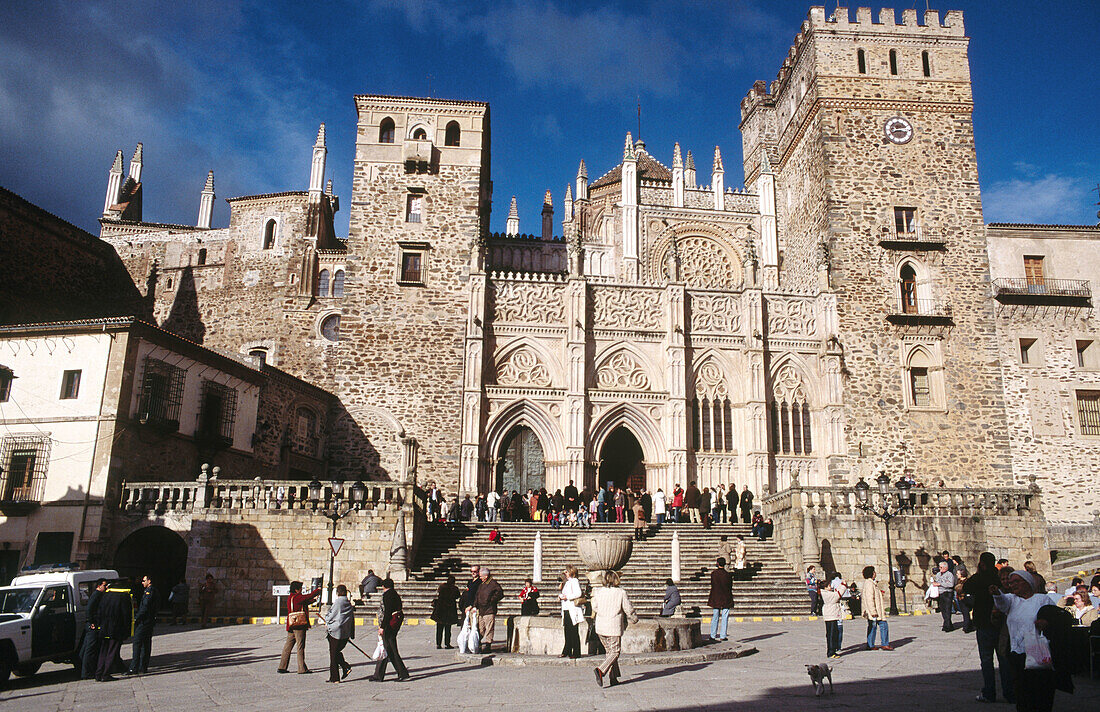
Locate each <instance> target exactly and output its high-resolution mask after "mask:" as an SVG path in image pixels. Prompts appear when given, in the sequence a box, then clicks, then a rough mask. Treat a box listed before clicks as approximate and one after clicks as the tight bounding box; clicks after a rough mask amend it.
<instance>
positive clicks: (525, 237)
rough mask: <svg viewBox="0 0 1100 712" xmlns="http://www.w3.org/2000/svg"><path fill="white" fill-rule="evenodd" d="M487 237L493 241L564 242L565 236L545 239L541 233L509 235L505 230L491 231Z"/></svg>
mask: <svg viewBox="0 0 1100 712" xmlns="http://www.w3.org/2000/svg"><path fill="white" fill-rule="evenodd" d="M488 239H489V240H490V241H495V242H561V243H564V242H565V238H564V237H562V236H561V235H555V236H554V237H552V238H550V239H549V240H546V239H543V237H542V235H529V234H527V233H522V234H517V235H509V234H508V233H506V232H491V233H489V237H488Z"/></svg>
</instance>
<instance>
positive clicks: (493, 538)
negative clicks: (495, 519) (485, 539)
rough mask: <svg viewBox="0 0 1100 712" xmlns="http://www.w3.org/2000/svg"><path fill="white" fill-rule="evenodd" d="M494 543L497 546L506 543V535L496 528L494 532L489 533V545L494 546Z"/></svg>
mask: <svg viewBox="0 0 1100 712" xmlns="http://www.w3.org/2000/svg"><path fill="white" fill-rule="evenodd" d="M493 542H496V543H497V544H503V543H504V535H503V534H501V533H500V529H498V528H496V527H493V529H492V531H490V532H489V543H490V544H492V543H493Z"/></svg>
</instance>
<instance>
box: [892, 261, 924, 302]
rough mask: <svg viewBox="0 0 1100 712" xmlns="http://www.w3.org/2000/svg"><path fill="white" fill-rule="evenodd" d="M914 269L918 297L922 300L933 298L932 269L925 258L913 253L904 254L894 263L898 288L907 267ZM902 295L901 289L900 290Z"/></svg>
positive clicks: (894, 275)
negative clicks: (917, 256)
mask: <svg viewBox="0 0 1100 712" xmlns="http://www.w3.org/2000/svg"><path fill="white" fill-rule="evenodd" d="M906 267H908V268H909V269H911V270H913V274H914V275H915V276H916V298H917V299H918V300H920V301H921V302H924V301H925V300H929V299H931V298H932V270H930V269H929V267H928V265H927V264H925V262H924V261H923V260H920V259H918V258H916V257H913V256H912V255H904V256H902V257H901V258H900V259H898V260H897V262H895V264H894V274H893V277H894V281H895V284H897V285H898V287H897V290H900V288H901V287H900V285H901V282H902V273H903V272H904V271H905V268H906ZM899 296H900V291H899Z"/></svg>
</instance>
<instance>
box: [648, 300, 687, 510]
mask: <svg viewBox="0 0 1100 712" xmlns="http://www.w3.org/2000/svg"><path fill="white" fill-rule="evenodd" d="M665 295H666V308H667V310H668V314H667V321H668V327H667V331H666V335H665V338H666V347H665V358H666V359H667V362H668V407H667V409H666V411H665V423H664V430H665V438H666V441H667V442H668V456H667V458H666V460H665V461H666V462H668V469H667V470H666V472H665V477H664V479H665V482H662V483H660V485H659V486H662V487H666V488H667V487H668V483H671V482H688V481H690V480H692V479H695V477H692V476H688V427H689V426H688V418H687V413H688V399H687V382H688V375H687V374H688V363H687V358H688V356H687V348H686V337H685V333H686V332H687V289H686V288H685V287H684V285H683V283H678V284H677V283H672V284H669V285H668V288H667V289H666V290H665ZM646 485H647V487H648V489H651V490H652V489H656V487H655V486H654V483H652V482H647V483H646Z"/></svg>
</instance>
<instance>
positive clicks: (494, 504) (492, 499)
mask: <svg viewBox="0 0 1100 712" xmlns="http://www.w3.org/2000/svg"><path fill="white" fill-rule="evenodd" d="M485 504H486V505H487V506H488V512H487V516H486V521H489V522H495V521H496V520H497V508H498V507H500V494H499V493H498V492H497V491H496V490H489V494H488V495H486V496H485Z"/></svg>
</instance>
